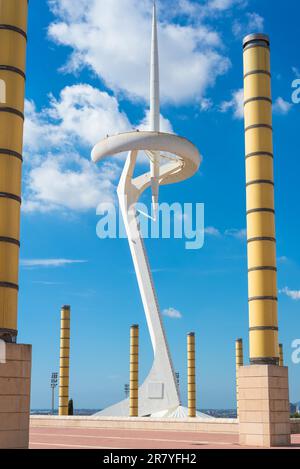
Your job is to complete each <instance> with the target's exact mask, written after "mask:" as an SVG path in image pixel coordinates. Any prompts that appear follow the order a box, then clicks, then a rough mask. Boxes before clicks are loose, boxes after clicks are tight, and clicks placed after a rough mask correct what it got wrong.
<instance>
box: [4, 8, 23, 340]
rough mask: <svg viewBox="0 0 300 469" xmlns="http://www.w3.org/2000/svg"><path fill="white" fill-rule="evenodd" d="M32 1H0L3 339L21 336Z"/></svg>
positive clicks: (14, 338)
mask: <svg viewBox="0 0 300 469" xmlns="http://www.w3.org/2000/svg"><path fill="white" fill-rule="evenodd" d="M27 9H28V0H1V1H0V44H1V47H0V339H3V340H5V341H6V342H15V341H16V336H17V319H18V318H17V308H18V288H19V287H18V276H19V247H20V206H21V173H22V147H23V123H24V88H25V60H26V43H27V34H26V31H27Z"/></svg>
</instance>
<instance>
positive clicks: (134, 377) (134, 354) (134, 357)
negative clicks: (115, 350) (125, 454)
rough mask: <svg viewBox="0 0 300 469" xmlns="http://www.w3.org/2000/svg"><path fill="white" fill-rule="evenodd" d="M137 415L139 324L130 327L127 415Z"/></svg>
mask: <svg viewBox="0 0 300 469" xmlns="http://www.w3.org/2000/svg"><path fill="white" fill-rule="evenodd" d="M138 415H139V326H138V325H136V324H135V325H133V326H131V328H130V382H129V416H130V417H138Z"/></svg>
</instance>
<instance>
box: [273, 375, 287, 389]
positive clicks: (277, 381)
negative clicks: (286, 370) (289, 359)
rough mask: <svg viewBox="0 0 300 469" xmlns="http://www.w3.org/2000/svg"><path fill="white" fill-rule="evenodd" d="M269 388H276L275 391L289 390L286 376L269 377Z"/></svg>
mask: <svg viewBox="0 0 300 469" xmlns="http://www.w3.org/2000/svg"><path fill="white" fill-rule="evenodd" d="M269 386H270V388H277V389H286V390H288V388H289V383H288V379H287V378H286V376H284V377H282V376H270V377H269Z"/></svg>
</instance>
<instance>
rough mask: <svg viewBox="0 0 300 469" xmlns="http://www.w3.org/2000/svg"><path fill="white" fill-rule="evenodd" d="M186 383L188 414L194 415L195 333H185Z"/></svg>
mask: <svg viewBox="0 0 300 469" xmlns="http://www.w3.org/2000/svg"><path fill="white" fill-rule="evenodd" d="M187 371H188V372H187V384H188V416H189V417H196V358H195V333H194V332H190V333H189V334H188V335H187Z"/></svg>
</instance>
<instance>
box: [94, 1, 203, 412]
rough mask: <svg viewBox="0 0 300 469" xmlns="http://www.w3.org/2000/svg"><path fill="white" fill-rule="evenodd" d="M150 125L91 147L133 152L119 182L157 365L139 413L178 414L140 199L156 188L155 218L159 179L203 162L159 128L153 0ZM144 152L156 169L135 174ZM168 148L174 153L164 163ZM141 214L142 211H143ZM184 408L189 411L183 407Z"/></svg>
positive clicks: (120, 406) (124, 404) (99, 155)
mask: <svg viewBox="0 0 300 469" xmlns="http://www.w3.org/2000/svg"><path fill="white" fill-rule="evenodd" d="M150 75H151V76H150V129H149V130H148V131H134V132H127V133H123V134H119V135H114V136H110V137H107V138H106V139H104V140H101V141H100V142H99V143H98V144H97V145H95V147H94V149H93V151H92V159H93V161H94V162H99V161H101V160H102V159H103V158H105V157H107V156H111V155H116V154H119V153H122V152H125V151H128V152H129V153H128V156H127V159H126V162H125V165H124V169H123V172H122V175H121V178H120V181H119V184H118V189H117V193H118V199H119V205H120V210H121V213H122V217H123V220H124V226H125V229H126V233H127V237H128V243H129V247H130V251H131V255H132V260H133V264H134V268H135V272H136V277H137V281H138V285H139V290H140V294H141V299H142V302H143V306H144V311H145V315H146V319H147V324H148V328H149V332H150V337H151V342H152V347H153V352H154V360H153V364H152V368H151V370H150V372H149V374H148V376H147V377H146V379H145V380H144V382H143V383H142V384H141V386H140V387H139V391H138V396H139V406H138V407H139V412H138V414H139V416H145V415H154V416H155V415H156V416H158V413H159V415H162V414H161V413H163V414H166V415H174V416H176V417H177V416H180V415H181V414H182V412H183V409H182V407H181V406H180V397H179V389H178V386H177V383H176V377H175V373H174V369H173V363H172V358H171V355H170V352H169V348H168V343H167V339H166V336H165V331H164V326H163V321H162V318H161V314H160V310H159V304H158V299H157V295H156V291H155V285H154V281H153V277H152V273H151V267H150V265H149V260H148V256H147V252H146V248H145V245H144V242H143V237H142V234H141V231H140V220H139V217H138V210H137V204H138V201H139V199H140V197H141V196H142V194H143V193H144V192H145V191H146V190H147V189H149V188H150V187H151V189H152V209H153V217H154V218H156V214H157V209H158V195H159V185H160V184H164V185H167V184H173V183H177V182H179V181H183V180H185V179H188V178H189V177H191V176H193V174H195V173H196V172H197V170H198V168H199V165H200V154H199V152H198V150H197V148H196V147H195V146H194V145H193V144H192V143H191V142H189V141H188V140H186V139H184V138H182V137H178V136H176V135H174V134H167V133H161V132H160V99H159V60H158V40H157V17H156V5H155V2H154V4H153V23H152V42H151V71H150ZM140 151H144V152H145V153H146V154H147V155H148V157H149V159H150V168H151V170H150V171H149V172H147V173H145V174H141V175H139V176H136V177H134V172H135V168H136V164H137V157H138V153H139V152H140ZM165 153H168V154H169V155H171V156H172V157H173V158H169V162H168V163H166V164H164V165H161V166H160V160H161V158H164V157H165ZM140 213H142V212H140ZM128 412H129V401H128V399H125V400H123V401H121V402H119V403H117V404H115V405H113V406H111V407H108V408H107V409H104V410H103V411H101V412H100V413H99V415H101V416H105V415H106V416H108V415H109V416H127V415H128ZM184 412H185V411H184Z"/></svg>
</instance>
